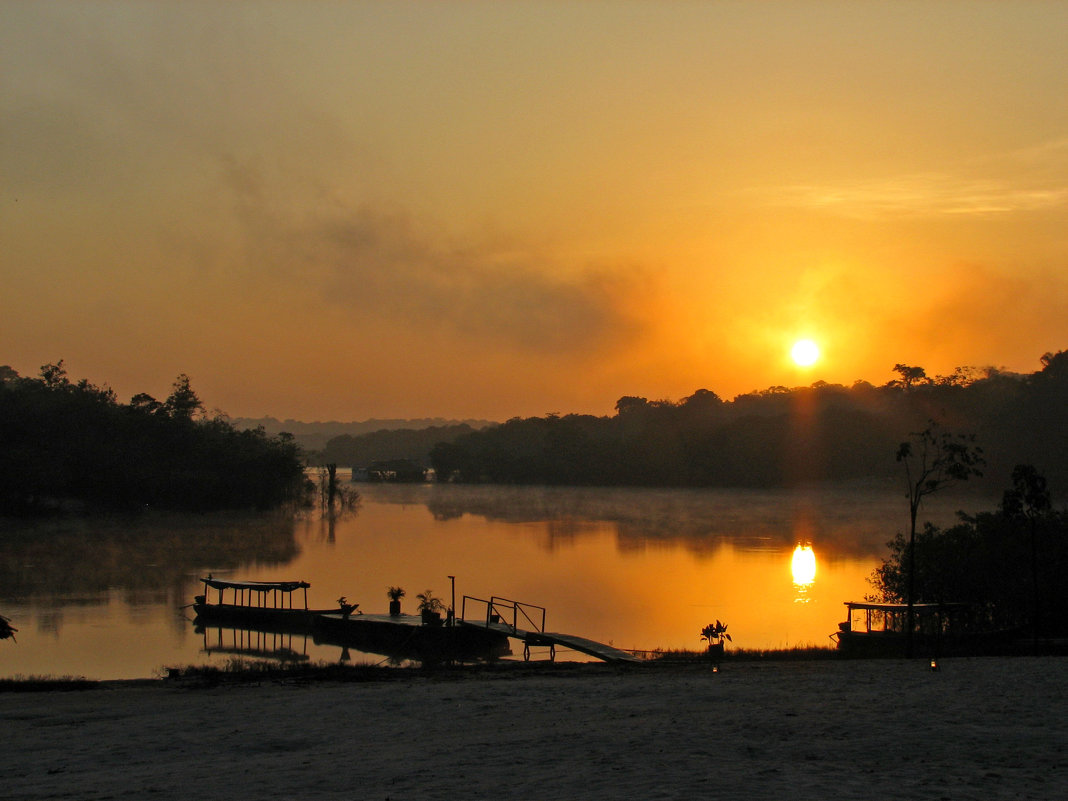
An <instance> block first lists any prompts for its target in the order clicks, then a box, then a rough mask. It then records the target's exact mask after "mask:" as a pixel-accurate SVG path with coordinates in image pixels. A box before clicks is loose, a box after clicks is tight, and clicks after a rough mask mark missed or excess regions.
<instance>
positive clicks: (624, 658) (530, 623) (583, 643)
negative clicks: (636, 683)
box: [456, 595, 642, 662]
mask: <svg viewBox="0 0 1068 801" xmlns="http://www.w3.org/2000/svg"><path fill="white" fill-rule="evenodd" d="M469 602H470V604H471V606H472V607H473V608H477V607H484V608H485V616H484V617H483V618H480V619H477V620H476V619H470V620H469V619H467V606H468V603H469ZM508 620H511V622H510V623H509V622H506V621H508ZM456 622H457V624H458V625H460V626H463V627H465V628H466V627H470V628H476V629H486V630H489V631H495V632H498V633H500V634H503V635H506V636H508V637H512V638H514V639H517V640H520V641H522V643H523V659H525V660H528V661H529V659H530V649H531V647H532V646H534V647H545V646H547V647H548V648H549V659H550V660H555V659H556V647H557V646H560V647H561V648H569V649H571V650H572V651H578V652H579V653H583V654H586V655H587V656H592V657H595V658H596V659H600V660H602V661H604V662H641V661H642V660H641V659H639V658H638V657H636V656H635V655H634V654H632V653H630V652H628V651H623V650H621V649H619V648H616V647H614V646H612V645H607V644H605V643H602V642H597V641H596V640H590V639H588V638H586V637H579V636H578V635H576V634H564V633H560V632H553V631H545V608H544V607H542V606H537V605H535V604H528V603H521V602H519V601H512V600H509V599H507V598H501V597H499V596H493V597H491V598H490V599H489V600H485V599H482V598H474V597H472V596H469V595H465V596H464V598H463V606H462V611H461V615H460V617H459V618H458V619H457V621H456ZM521 624H522V626H526V627H528V628H523V627H521Z"/></svg>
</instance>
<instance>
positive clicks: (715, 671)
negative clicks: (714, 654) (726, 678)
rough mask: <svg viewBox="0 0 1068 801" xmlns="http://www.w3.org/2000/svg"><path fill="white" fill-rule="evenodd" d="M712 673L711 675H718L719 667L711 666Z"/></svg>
mask: <svg viewBox="0 0 1068 801" xmlns="http://www.w3.org/2000/svg"><path fill="white" fill-rule="evenodd" d="M712 672H713V673H719V665H713V666H712Z"/></svg>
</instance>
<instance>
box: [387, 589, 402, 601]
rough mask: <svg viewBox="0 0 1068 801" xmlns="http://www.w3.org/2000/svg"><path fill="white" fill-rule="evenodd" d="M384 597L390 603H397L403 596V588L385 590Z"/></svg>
mask: <svg viewBox="0 0 1068 801" xmlns="http://www.w3.org/2000/svg"><path fill="white" fill-rule="evenodd" d="M386 596H387V597H388V598H389V600H391V601H399V600H400V599H401V598H403V597H404V596H405V592H404V587H390V588H389V589H387V590H386Z"/></svg>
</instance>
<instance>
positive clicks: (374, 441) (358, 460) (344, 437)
mask: <svg viewBox="0 0 1068 801" xmlns="http://www.w3.org/2000/svg"><path fill="white" fill-rule="evenodd" d="M474 430H475V429H474V428H472V427H471V426H470V425H468V424H466V423H461V424H458V425H446V426H429V427H427V428H418V429H412V428H396V429H380V430H378V431H372V432H368V433H366V434H358V435H352V434H341V435H339V436H336V437H332V438H331V439H330V440H329V441H328V442H327V443H326V446H325V447H324V448H323V450H322V451H321V452H320V453H318V454H317V458H318V460H319V461H320V462H321V463H324V464H329V463H331V462H332V463H335V464H342V465H348V466H351V467H369V466H370V465H371V464H373V463H375V462H392V461H396V460H400V459H407V460H409V461H411V462H414V463H415V464H417V465H419V466H420V467H423V468H426V467H429V466H430V464H431V460H430V452H431V450H433V448H434V447H435V446H437V445H438V444H440V443H448V442H452V441H453V440H455V439H456V438H458V437H461V436H463V435H464V434H469V433H471V432H472V431H474Z"/></svg>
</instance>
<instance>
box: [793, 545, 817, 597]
mask: <svg viewBox="0 0 1068 801" xmlns="http://www.w3.org/2000/svg"><path fill="white" fill-rule="evenodd" d="M790 570H791V572H792V573H793V576H794V584H795V585H797V586H798V587H807V586H808V585H810V584H812V583H813V582H814V581H815V580H816V554H815V552H814V551H813V550H812V546H811V545H798V546H797V547H796V548H794V556H793V559H792V560H791V562H790Z"/></svg>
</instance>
